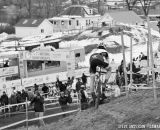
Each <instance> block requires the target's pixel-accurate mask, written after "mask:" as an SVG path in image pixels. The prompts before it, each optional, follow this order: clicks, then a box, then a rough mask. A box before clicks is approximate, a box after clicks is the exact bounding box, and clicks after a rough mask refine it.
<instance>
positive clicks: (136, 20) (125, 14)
mask: <svg viewBox="0 0 160 130" xmlns="http://www.w3.org/2000/svg"><path fill="white" fill-rule="evenodd" d="M100 22H101V23H105V24H106V25H108V26H114V25H116V24H129V25H144V21H143V19H141V17H140V16H138V15H137V14H136V13H135V12H133V11H113V12H107V13H106V14H105V15H104V16H103V17H102V18H101V20H100Z"/></svg>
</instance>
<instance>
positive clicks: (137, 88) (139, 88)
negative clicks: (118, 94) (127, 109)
mask: <svg viewBox="0 0 160 130" xmlns="http://www.w3.org/2000/svg"><path fill="white" fill-rule="evenodd" d="M124 87H125V88H130V89H144V90H145V89H146V90H147V89H154V88H156V89H158V88H160V87H131V86H124Z"/></svg>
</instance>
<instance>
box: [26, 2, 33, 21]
mask: <svg viewBox="0 0 160 130" xmlns="http://www.w3.org/2000/svg"><path fill="white" fill-rule="evenodd" d="M25 7H26V9H27V11H28V17H29V18H31V16H32V0H25Z"/></svg>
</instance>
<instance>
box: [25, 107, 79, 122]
mask: <svg viewBox="0 0 160 130" xmlns="http://www.w3.org/2000/svg"><path fill="white" fill-rule="evenodd" d="M76 111H79V109H76V110H72V111H67V112H61V113H57V114H52V115H48V116H43V117H38V118H33V119H30V120H28V121H35V120H40V119H45V118H49V117H54V116H60V115H64V114H68V113H73V112H76Z"/></svg>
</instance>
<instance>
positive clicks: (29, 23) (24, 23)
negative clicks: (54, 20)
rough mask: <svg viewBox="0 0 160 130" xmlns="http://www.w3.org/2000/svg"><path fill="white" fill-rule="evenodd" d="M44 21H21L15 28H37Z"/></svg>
mask: <svg viewBox="0 0 160 130" xmlns="http://www.w3.org/2000/svg"><path fill="white" fill-rule="evenodd" d="M43 21H44V19H21V20H20V21H19V22H18V23H17V24H16V25H15V26H16V27H38V26H39V25H40V24H41V23H42V22H43Z"/></svg>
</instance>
